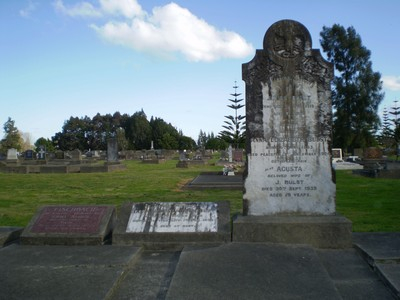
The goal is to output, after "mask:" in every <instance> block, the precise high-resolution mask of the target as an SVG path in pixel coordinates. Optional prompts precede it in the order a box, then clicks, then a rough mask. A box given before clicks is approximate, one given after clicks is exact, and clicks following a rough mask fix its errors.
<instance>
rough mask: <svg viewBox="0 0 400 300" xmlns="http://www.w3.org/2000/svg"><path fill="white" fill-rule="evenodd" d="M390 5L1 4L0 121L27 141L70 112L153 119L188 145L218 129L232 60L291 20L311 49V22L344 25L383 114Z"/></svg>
mask: <svg viewBox="0 0 400 300" xmlns="http://www.w3.org/2000/svg"><path fill="white" fill-rule="evenodd" d="M399 12H400V1H394V0H380V1H372V0H347V1H342V0H337V1H321V0H315V1H314V0H308V1H299V0H293V1H292V0H286V1H266V0H246V1H241V0H239V1H228V0H218V1H215V0H201V1H199V0H196V1H195V0H182V1H179V0H176V1H175V2H170V1H162V0H154V1H153V0H146V1H144V0H86V1H79V0H48V1H46V0H13V1H8V0H0V28H1V30H0V123H1V124H4V122H6V121H7V118H8V117H11V118H12V119H13V120H15V122H16V126H17V127H18V129H19V130H20V131H22V132H24V133H28V134H29V135H30V137H31V140H32V143H33V142H34V141H36V139H38V138H39V137H45V138H51V136H53V135H54V134H55V133H56V132H59V131H61V130H62V126H63V124H64V121H65V120H67V119H69V117H70V116H78V117H83V116H85V115H87V116H89V117H93V116H94V115H95V114H97V113H100V114H106V113H111V114H113V113H114V112H116V111H119V112H120V113H128V114H133V113H135V112H136V111H139V110H141V109H143V110H144V111H145V113H146V114H147V116H148V118H150V117H151V116H155V117H160V118H163V119H164V120H165V121H167V122H170V123H172V124H173V125H174V126H176V127H177V128H178V129H181V130H182V131H183V133H184V134H185V135H188V136H191V137H193V138H194V139H195V140H197V137H198V134H199V131H200V130H203V131H205V132H214V133H215V134H217V133H218V132H219V131H220V130H221V129H222V124H223V121H224V116H225V115H229V114H232V113H233V112H232V110H231V109H229V108H228V107H227V105H228V104H229V102H228V99H229V98H230V97H231V96H230V95H229V94H230V93H232V92H233V88H232V87H233V85H234V82H235V81H237V85H238V86H239V88H238V92H239V93H244V83H243V81H242V78H241V77H242V76H241V65H242V63H246V62H248V61H250V60H251V59H252V58H253V56H254V53H255V49H261V48H262V41H263V38H264V34H265V32H266V30H267V29H268V27H269V26H270V25H272V24H273V23H274V22H276V21H279V20H281V19H293V20H296V21H299V22H301V23H302V24H303V25H305V26H306V27H307V28H308V30H309V31H310V33H311V36H312V39H313V48H319V49H320V48H321V47H320V43H319V33H320V31H321V30H322V27H323V26H324V25H325V26H332V25H333V24H335V23H337V24H340V25H342V26H344V27H346V28H347V27H349V26H353V27H354V28H355V29H356V31H357V32H358V33H359V34H360V35H361V37H362V40H363V44H364V45H365V46H366V47H367V48H368V49H369V50H371V52H372V56H371V60H372V62H373V69H374V71H378V72H380V73H381V74H382V79H383V81H384V91H385V94H386V95H385V99H384V101H383V103H382V104H381V106H380V111H382V110H383V107H384V106H387V107H390V106H391V105H392V104H393V101H394V100H400V59H399V51H400V34H399V31H400V17H399Z"/></svg>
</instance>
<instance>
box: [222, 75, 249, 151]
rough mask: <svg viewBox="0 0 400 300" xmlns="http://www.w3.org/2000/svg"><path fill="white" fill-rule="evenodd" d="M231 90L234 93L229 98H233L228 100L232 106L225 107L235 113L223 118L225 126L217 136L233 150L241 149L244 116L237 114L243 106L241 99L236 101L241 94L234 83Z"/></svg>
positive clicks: (243, 136)
mask: <svg viewBox="0 0 400 300" xmlns="http://www.w3.org/2000/svg"><path fill="white" fill-rule="evenodd" d="M233 88H234V89H235V92H234V93H233V94H231V96H233V97H234V99H228V100H229V101H230V102H231V103H232V104H230V105H227V106H228V107H229V108H232V109H233V110H234V111H235V115H233V116H232V115H229V116H225V118H226V119H228V121H224V123H225V125H223V126H222V127H223V128H225V130H223V131H221V132H220V133H219V135H220V138H221V139H223V140H224V141H226V142H227V143H229V144H232V145H233V146H234V147H235V148H243V147H244V142H245V133H246V131H245V128H246V124H245V118H246V116H245V115H240V114H238V111H239V110H240V109H241V108H243V107H244V104H242V103H241V102H242V101H243V99H238V97H239V96H240V95H241V94H239V93H237V88H238V86H237V85H236V81H235V85H234V86H233Z"/></svg>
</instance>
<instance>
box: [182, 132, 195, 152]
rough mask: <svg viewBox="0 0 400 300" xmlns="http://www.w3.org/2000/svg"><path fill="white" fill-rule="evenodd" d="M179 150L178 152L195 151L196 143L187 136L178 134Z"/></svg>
mask: <svg viewBox="0 0 400 300" xmlns="http://www.w3.org/2000/svg"><path fill="white" fill-rule="evenodd" d="M178 143H179V148H178V150H194V149H196V142H195V141H194V140H193V139H192V138H191V137H188V136H185V135H183V134H182V133H181V132H180V133H179V140H178Z"/></svg>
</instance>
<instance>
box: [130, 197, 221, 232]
mask: <svg viewBox="0 0 400 300" xmlns="http://www.w3.org/2000/svg"><path fill="white" fill-rule="evenodd" d="M217 230H218V216H217V203H209V202H198V203H174V202H165V203H138V204H134V205H133V207H132V211H131V215H130V217H129V221H128V225H127V227H126V232H217Z"/></svg>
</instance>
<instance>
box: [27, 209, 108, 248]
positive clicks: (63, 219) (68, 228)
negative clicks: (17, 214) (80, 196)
mask: <svg viewBox="0 0 400 300" xmlns="http://www.w3.org/2000/svg"><path fill="white" fill-rule="evenodd" d="M114 211H115V208H114V206H110V205H102V206H101V205H60V206H43V207H41V208H39V210H38V212H37V213H36V215H35V216H34V217H33V218H32V220H31V222H30V223H29V225H28V226H27V227H26V229H25V230H24V232H23V233H22V235H21V242H22V243H23V244H24V243H26V244H62V245H65V244H66V245H72V244H79V245H90V244H103V243H104V242H105V239H106V238H107V236H108V235H109V233H110V231H111V227H112V222H113V217H114Z"/></svg>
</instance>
